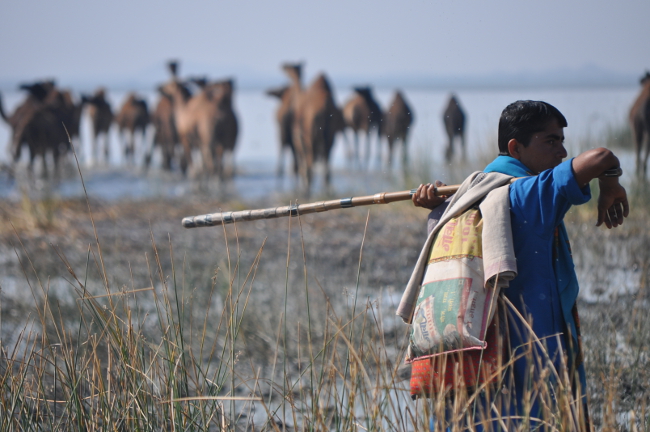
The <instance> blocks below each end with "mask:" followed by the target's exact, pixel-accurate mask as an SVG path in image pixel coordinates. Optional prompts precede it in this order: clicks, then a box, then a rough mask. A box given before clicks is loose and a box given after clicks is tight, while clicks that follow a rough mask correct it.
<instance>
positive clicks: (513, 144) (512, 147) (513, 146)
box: [508, 138, 523, 160]
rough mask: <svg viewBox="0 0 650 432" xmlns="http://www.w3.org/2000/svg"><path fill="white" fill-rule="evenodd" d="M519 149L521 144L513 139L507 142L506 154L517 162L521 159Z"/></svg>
mask: <svg viewBox="0 0 650 432" xmlns="http://www.w3.org/2000/svg"><path fill="white" fill-rule="evenodd" d="M521 147H523V144H521V143H520V142H519V141H517V140H516V139H515V138H513V139H511V140H510V141H508V153H510V156H512V157H513V158H515V159H517V160H519V159H520V158H521V154H520V153H519V149H520V148H521Z"/></svg>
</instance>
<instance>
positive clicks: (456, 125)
mask: <svg viewBox="0 0 650 432" xmlns="http://www.w3.org/2000/svg"><path fill="white" fill-rule="evenodd" d="M442 122H443V123H444V124H445V130H446V131H447V138H448V144H447V150H446V151H445V159H446V160H447V162H449V161H450V160H451V158H452V157H453V156H454V140H455V138H456V137H458V138H460V145H461V148H462V150H463V159H465V156H466V155H465V113H464V112H463V109H462V108H461V106H460V103H459V102H458V98H456V96H455V95H453V94H452V95H451V96H450V97H449V102H448V103H447V108H446V109H445V112H444V114H443V116H442Z"/></svg>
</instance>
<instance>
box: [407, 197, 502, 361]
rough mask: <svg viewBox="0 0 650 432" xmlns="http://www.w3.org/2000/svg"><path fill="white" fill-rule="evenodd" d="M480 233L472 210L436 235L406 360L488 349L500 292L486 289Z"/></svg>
mask: <svg viewBox="0 0 650 432" xmlns="http://www.w3.org/2000/svg"><path fill="white" fill-rule="evenodd" d="M482 230H483V223H482V217H481V212H480V210H479V209H478V207H474V208H471V209H469V210H467V211H466V212H464V213H463V214H461V215H460V216H458V217H456V218H453V219H451V220H449V221H448V222H447V223H446V224H445V226H443V227H442V228H441V229H440V231H439V232H438V233H437V234H436V238H435V239H434V241H433V245H432V247H431V252H430V254H429V262H428V265H427V267H426V269H425V272H424V277H423V280H422V286H421V288H420V294H419V296H418V299H417V303H416V307H415V311H414V314H413V320H412V326H411V335H410V340H409V349H408V353H407V362H412V361H414V360H421V359H424V358H429V357H433V356H437V355H439V354H443V353H450V352H458V351H465V350H482V349H484V348H485V347H486V346H487V345H486V342H485V337H486V332H487V329H488V325H489V324H490V323H491V321H492V317H493V316H494V312H495V310H496V306H497V302H496V296H497V295H498V289H499V288H498V287H497V288H495V289H491V288H487V289H486V288H485V286H484V277H483V275H484V273H483V257H482V255H483V252H482V251H483V247H482Z"/></svg>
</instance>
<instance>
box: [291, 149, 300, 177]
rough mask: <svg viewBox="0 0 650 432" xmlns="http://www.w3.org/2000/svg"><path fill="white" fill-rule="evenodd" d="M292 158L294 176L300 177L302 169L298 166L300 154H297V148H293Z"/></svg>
mask: <svg viewBox="0 0 650 432" xmlns="http://www.w3.org/2000/svg"><path fill="white" fill-rule="evenodd" d="M290 148H291V156H292V157H293V176H294V177H298V175H299V174H300V167H299V166H298V153H297V152H296V147H295V146H293V145H292V146H291V147H290Z"/></svg>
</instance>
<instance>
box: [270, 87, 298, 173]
mask: <svg viewBox="0 0 650 432" xmlns="http://www.w3.org/2000/svg"><path fill="white" fill-rule="evenodd" d="M290 89H291V87H289V86H284V87H280V88H275V89H270V90H267V91H266V94H267V95H269V96H273V97H276V98H278V99H279V100H280V106H279V107H278V109H277V111H276V112H275V118H276V120H277V122H278V129H279V132H280V155H279V156H278V168H277V171H276V173H277V176H278V177H282V175H283V174H284V153H285V150H289V151H290V152H291V157H292V158H293V173H294V175H298V159H297V157H296V148H295V146H294V145H293V134H292V133H293V99H292V95H291V90H290Z"/></svg>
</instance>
